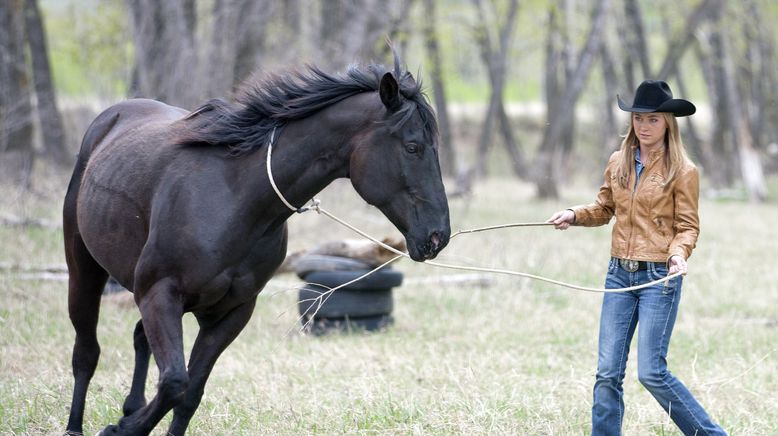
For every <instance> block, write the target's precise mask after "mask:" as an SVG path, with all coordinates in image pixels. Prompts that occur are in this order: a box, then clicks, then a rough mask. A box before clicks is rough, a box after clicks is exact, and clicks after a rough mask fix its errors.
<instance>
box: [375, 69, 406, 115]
mask: <svg viewBox="0 0 778 436" xmlns="http://www.w3.org/2000/svg"><path fill="white" fill-rule="evenodd" d="M378 93H379V94H380V95H381V101H382V102H383V103H384V106H386V108H387V109H389V110H390V111H395V110H397V109H399V108H400V106H401V102H400V85H398V84H397V79H395V77H394V74H392V73H385V74H384V77H382V78H381V85H380V87H379V88H378Z"/></svg>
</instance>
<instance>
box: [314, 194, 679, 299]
mask: <svg viewBox="0 0 778 436" xmlns="http://www.w3.org/2000/svg"><path fill="white" fill-rule="evenodd" d="M311 209H314V210H316V211H317V212H319V213H322V214H324V215H325V216H327V217H329V218H330V219H332V220H333V221H335V222H337V223H339V224H341V225H343V226H345V227H348V228H349V229H351V230H352V231H354V232H356V233H357V234H359V235H361V236H363V237H365V238H367V239H369V240H371V241H373V242H374V243H376V244H378V245H380V246H381V247H383V248H385V249H387V250H389V251H391V252H393V253H395V254H398V255H401V256H403V257H407V258H410V256H409V255H408V254H407V253H404V252H402V251H400V250H397V249H396V248H394V247H391V246H389V245H387V244H384V243H383V242H381V241H379V240H378V239H376V238H374V237H372V236H370V235H368V234H367V233H365V232H363V231H361V230H359V229H357V228H356V227H354V226H352V225H351V224H349V223H347V222H345V221H343V220H341V219H340V218H338V217H336V216H335V215H333V214H331V213H330V212H328V211H326V210H325V209H323V208H322V207H321V206H320V205H319V204H314V205H312V206H311ZM533 224H535V225H537V223H533ZM508 226H512V227H516V225H515V224H512V225H508ZM499 227H503V226H492V227H489V228H490V229H491V228H499ZM479 230H481V229H474V230H468V231H459V232H457V233H455V234H454V235H453V236H451V238H450V239H454V237H456V236H458V235H461V234H464V233H473V232H477V231H479ZM424 264H425V265H431V266H434V267H438V268H448V269H458V270H464V271H480V272H490V273H495V274H504V275H511V276H518V277H524V278H528V279H532V280H539V281H542V282H546V283H551V284H554V285H558V286H562V287H565V288H570V289H575V290H579V291H585V292H596V293H615V292H630V291H636V290H638V289H643V288H648V287H650V286H654V285H657V284H659V283H663V282H666V281H669V280H671V279H674V278H676V277H678V276H680V275H682V273H680V272H677V273H674V274H670V275H668V276H666V277H663V278H661V279H659V280H654V281H651V282H648V283H644V284H642V285H637V286H630V287H627V288H613V289H605V288H592V287H587V286H579V285H574V284H570V283H565V282H562V281H559V280H554V279H549V278H546V277H542V276H538V275H535V274H529V273H524V272H520V271H511V270H505V269H498V268H482V267H474V266H465V265H451V264H446V263H441V262H434V261H430V260H428V261H425V262H424Z"/></svg>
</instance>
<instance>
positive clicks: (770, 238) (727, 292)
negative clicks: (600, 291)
mask: <svg viewBox="0 0 778 436" xmlns="http://www.w3.org/2000/svg"><path fill="white" fill-rule="evenodd" d="M65 180H66V179H65V177H61V178H59V179H57V178H53V179H52V180H50V181H48V182H47V185H45V189H44V186H39V189H38V191H39V193H38V194H34V195H17V194H18V191H16V190H15V188H13V187H11V186H8V185H7V184H6V185H4V186H3V188H2V190H3V193H4V194H5V195H3V196H2V198H1V199H0V206H2V208H3V211H8V212H9V213H15V214H24V213H28V214H34V215H32V216H35V217H41V218H47V219H57V217H58V216H59V214H60V207H61V195H60V193H61V192H63V191H64V189H63V186H64V183H65ZM589 185H592V186H588V185H587V184H583V186H582V187H579V188H575V190H574V191H565V194H566V198H565V199H564V200H562V201H559V202H539V201H537V200H534V199H533V198H532V193H533V189H532V187H530V186H527V185H524V184H522V183H519V182H517V181H514V180H510V179H495V180H492V181H488V182H484V183H481V184H478V185H477V186H476V191H475V192H474V195H473V197H472V198H470V199H469V200H464V199H454V200H452V201H451V218H452V228H453V230H457V229H466V228H473V227H480V226H486V225H492V224H497V223H506V222H515V221H538V220H543V219H545V218H546V217H547V216H548V215H550V214H551V212H553V211H555V210H557V209H559V208H561V207H565V206H568V205H570V204H575V203H580V202H584V201H589V200H590V199H591V198H593V196H594V193H595V189H596V186H593V184H591V183H590V184H589ZM46 192H53V193H55V194H46ZM321 199H322V201H323V206H324V207H325V208H327V209H328V210H330V211H331V212H333V213H334V214H336V215H338V216H340V217H342V218H345V219H347V220H348V221H349V222H351V223H353V224H355V225H356V226H358V227H360V228H363V229H365V230H367V231H369V232H370V233H372V234H374V235H377V236H384V235H388V234H394V233H395V232H396V231H395V230H393V229H392V228H391V226H390V225H389V224H388V223H387V222H386V220H385V219H384V218H382V217H381V216H380V214H378V213H377V212H376V211H374V210H373V209H372V208H370V207H368V206H366V205H364V203H363V202H362V201H361V200H359V199H358V198H357V196H356V194H354V193H353V191H352V190H351V188H350V186H348V182H345V181H344V182H343V183H340V182H339V183H335V184H334V185H332V186H331V187H329V188H328V189H327V190H326V191H325V192H324V193H323V194H322V195H321ZM776 209H778V208H776V206H775V204H768V205H750V204H746V203H738V202H713V201H706V200H703V201H702V205H701V216H702V235H701V239H700V241H699V244H698V248H697V250H696V251H695V254H694V256H693V257H692V258H691V259H690V274H689V276H688V278H687V280H686V282H685V286H684V294H683V300H682V303H681V310H680V314H679V317H678V321H677V323H676V327H675V332H674V339H673V342H672V346H671V348H670V354H669V365H670V369H671V370H672V371H673V373H674V374H676V375H677V376H679V377H680V378H681V380H683V381H684V382H685V383H686V384H687V385H688V386H689V387H690V389H691V390H692V391H693V392H694V393H695V395H696V396H697V398H698V399H699V400H700V401H701V402H702V403H703V404H704V405H705V407H706V408H707V410H708V412H709V413H710V414H711V415H712V416H713V417H715V419H716V420H718V421H719V422H720V423H721V424H722V425H723V426H724V427H725V428H726V429H727V430H728V431H729V432H731V433H732V434H737V435H765V434H775V431H776V429H778V409H776V407H775V404H778V397H777V395H778V377H777V376H776V374H778V373H777V372H776V366H775V361H776V357H778V341H776V337H777V336H778V271H777V270H776V269H775V266H774V245H775V241H778V230H777V229H776V227H775V226H774V223H772V221H771V217H775V216H776ZM25 211H26V212H25ZM290 235H291V239H290V248H291V249H292V250H296V249H300V248H305V247H310V246H312V245H315V244H318V243H320V242H325V241H328V240H333V239H340V238H354V237H356V236H355V235H353V234H351V233H350V232H349V231H348V230H347V229H344V228H342V227H340V226H339V225H337V224H335V223H333V222H331V221H329V220H327V219H326V218H325V217H324V216H318V215H316V214H315V213H307V214H304V215H300V216H295V217H293V218H292V219H291V220H290ZM609 237H610V233H609V228H607V227H602V228H594V229H582V228H574V229H571V230H568V231H566V232H558V231H553V230H552V229H549V228H531V229H505V230H498V231H494V232H487V233H480V234H475V235H464V236H461V237H459V238H457V239H455V240H454V241H453V242H452V243H451V245H450V246H449V247H448V248H447V249H446V250H445V251H444V253H443V254H442V255H441V259H440V260H441V261H445V262H449V263H458V264H466V265H477V266H485V267H494V268H506V269H514V270H519V271H525V272H530V273H535V274H540V275H545V276H549V277H552V278H556V279H560V280H563V281H567V282H572V283H576V284H581V285H587V286H599V285H601V284H602V281H603V274H604V269H605V267H606V262H607V259H608V248H609ZM63 261H64V260H63V255H62V249H61V232H60V231H59V230H40V229H18V228H17V229H9V228H0V262H12V263H26V264H49V263H62V262H63ZM396 268H399V269H401V270H402V271H403V272H404V273H405V274H406V282H405V284H404V285H403V286H402V287H400V288H397V289H395V313H394V316H395V319H396V323H395V325H394V326H393V327H392V328H391V329H389V330H388V331H386V332H383V333H379V334H352V335H334V336H327V337H318V338H316V337H308V336H305V335H303V334H301V333H299V331H298V322H297V313H296V305H295V297H296V292H295V287H296V286H298V285H299V284H300V281H299V280H297V279H296V278H295V277H293V276H279V277H277V278H275V279H273V280H272V281H271V282H270V283H269V285H268V286H267V288H266V289H265V291H264V292H263V293H262V294H261V295H260V297H259V302H258V304H257V308H256V313H255V314H254V317H253V318H252V320H251V322H250V323H249V324H248V326H247V327H246V329H245V331H244V332H243V333H242V334H241V336H240V337H239V338H238V339H237V340H236V341H235V343H233V344H232V346H231V347H230V348H228V350H227V351H226V352H225V353H224V354H223V356H222V357H221V359H220V360H219V362H218V363H217V365H216V368H215V369H214V372H213V374H212V376H211V379H210V381H209V384H208V386H207V389H206V392H205V396H204V398H203V402H202V404H201V406H200V408H199V409H198V411H197V413H196V415H195V417H194V419H193V421H192V424H191V426H190V433H191V434H244V435H254V434H289V435H292V434H295V435H296V434H526V435H530V434H532V435H534V434H564V435H568V434H588V432H589V419H590V418H589V413H590V412H589V411H590V407H591V388H592V384H593V381H594V369H595V363H596V341H597V325H598V315H599V304H600V300H601V297H600V296H599V295H596V294H589V293H580V292H575V291H570V290H567V289H563V288H559V287H556V286H552V285H547V284H542V283H538V282H532V281H527V280H524V279H516V278H511V277H504V276H492V277H491V282H490V284H488V285H485V286H478V285H471V284H464V285H463V284H460V285H452V284H440V283H437V284H434V283H428V282H427V283H425V282H422V281H421V280H420V279H427V280H429V279H430V278H435V277H443V276H451V275H454V274H458V272H456V271H447V270H441V269H436V268H431V267H429V266H424V265H420V264H412V263H410V262H407V261H403V262H401V263H400V264H398V265H397V266H396ZM0 301H2V302H3V304H2V305H0V329H1V331H2V334H1V335H0V428H2V429H3V430H2V432H3V433H7V434H55V433H61V432H62V431H63V430H64V427H65V423H66V421H67V415H68V411H69V407H70V394H71V389H72V377H71V374H70V352H71V348H72V343H73V332H72V328H71V326H70V323H69V320H68V316H67V309H66V308H67V297H66V284H65V283H64V282H58V281H42V280H40V281H30V280H22V279H21V278H20V277H18V276H17V275H14V274H10V273H6V272H3V273H2V275H0ZM137 319H138V313H137V309H135V308H133V307H131V306H128V305H127V304H125V303H123V302H121V301H118V300H117V299H115V298H108V297H107V298H105V299H104V302H103V305H102V309H101V315H100V324H99V327H98V333H99V337H100V340H101V346H102V350H103V351H102V355H101V360H100V364H99V366H98V368H97V372H96V374H95V377H94V379H93V381H92V384H91V386H90V391H89V396H88V399H87V411H86V416H85V432H86V433H88V434H93V433H95V432H96V431H98V430H99V429H100V428H102V427H103V426H105V425H107V424H110V423H115V422H116V420H118V418H119V417H120V415H121V403H122V401H123V397H124V395H126V393H127V392H128V389H129V382H130V377H131V372H132V358H133V352H132V329H133V327H134V323H135V322H136V321H137ZM184 325H185V333H186V338H185V341H186V343H185V345H186V347H187V350H188V348H189V347H190V346H191V343H192V341H193V338H194V336H195V334H196V329H195V322H194V320H193V319H192V318H191V317H190V316H187V317H185V322H184ZM633 348H634V347H633ZM635 361H636V354H635V350H634V349H633V351H632V353H631V356H630V361H629V363H628V375H627V380H626V382H625V391H626V418H625V426H624V431H625V434H630V435H657V434H672V435H675V434H679V433H678V431H677V429H676V428H675V427H674V425H673V424H672V422H670V421H668V418H667V417H666V416H665V414H664V413H663V411H662V410H661V408H660V407H659V405H658V404H657V403H656V402H655V401H654V400H653V399H652V398H651V396H650V394H648V393H647V391H646V390H645V389H644V388H642V387H641V385H640V384H639V383H638V381H637V378H636V371H637V369H636V366H635ZM152 367H153V368H152V371H151V375H150V377H149V382H148V391H149V392H152V391H153V389H154V384H155V381H156V377H157V374H156V368H155V367H154V365H152ZM169 419H170V417H169V416H168V417H167V418H166V419H165V421H163V423H162V424H160V425H159V426H158V428H157V430H156V431H155V433H154V434H164V429H165V428H166V425H167V424H166V423H168V422H169Z"/></svg>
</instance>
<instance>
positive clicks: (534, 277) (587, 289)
mask: <svg viewBox="0 0 778 436" xmlns="http://www.w3.org/2000/svg"><path fill="white" fill-rule="evenodd" d="M275 134H276V129H275V127H274V128H273V131H272V132H271V133H270V142H269V143H268V149H267V175H268V178H269V179H270V185H271V186H273V190H274V191H275V192H276V195H278V198H280V199H281V201H282V202H283V203H284V204H285V205H286V207H288V208H289V209H290V210H292V211H293V212H297V213H302V212H305V211H306V210H308V209H314V210H316V212H318V213H320V214H324V215H325V216H327V217H329V218H330V219H332V220H333V221H335V222H337V223H339V224H341V225H343V226H345V227H347V228H349V229H351V230H352V231H354V232H356V233H357V234H359V235H361V236H363V237H365V238H367V239H369V240H371V241H373V242H374V243H376V244H378V245H379V246H381V247H383V248H385V249H387V250H389V251H390V252H392V253H395V254H397V255H398V257H395V258H394V259H392V260H390V261H389V262H387V263H386V264H384V265H387V264H389V263H391V262H394V261H395V260H397V259H398V258H399V257H400V256H402V257H407V258H409V259H410V256H409V255H408V253H405V252H402V251H400V250H398V249H396V248H394V247H391V246H389V245H387V244H385V243H383V242H381V241H379V240H378V239H376V238H374V237H372V236H370V235H368V234H367V233H365V232H363V231H361V230H359V229H358V228H356V227H354V226H352V225H351V224H349V223H347V222H345V221H343V220H342V219H340V218H338V217H336V216H335V215H333V214H331V213H330V212H328V211H326V210H325V209H323V208H322V207H321V204H320V202H319V200H317V199H315V198H314V199H312V200H311V206H310V207H308V208H302V207H301V208H296V207H294V206H292V205H291V204H290V203H289V202H288V201H287V200H286V198H285V197H284V196H283V194H281V191H280V190H279V189H278V186H276V182H275V180H273V172H272V170H271V168H270V161H271V155H272V153H273V139H274V138H275ZM547 225H552V224H551V223H541V222H536V223H513V224H503V225H498V226H489V227H483V228H479V229H470V230H460V231H458V232H456V233H454V234H453V235H451V237H450V238H449V240H452V239H454V238H455V237H457V236H459V235H462V234H465V233H476V232H482V231H486V230H494V229H500V228H506V227H528V226H547ZM424 264H426V265H431V266H434V267H437V268H447V269H458V270H463V271H479V272H489V273H494V274H503V275H510V276H517V277H524V278H528V279H532V280H538V281H541V282H546V283H551V284H554V285H557V286H562V287H565V288H569V289H575V290H579V291H585V292H596V293H614V292H630V291H636V290H638V289H643V288H648V287H650V286H654V285H657V284H659V283H663V282H666V281H669V280H671V279H674V278H676V277H678V276H680V275H682V273H680V272H677V273H674V274H670V275H668V276H667V277H663V278H661V279H659V280H654V281H651V282H648V283H644V284H642V285H637V286H630V287H627V288H614V289H605V288H592V287H587V286H579V285H573V284H570V283H565V282H562V281H559V280H554V279H549V278H546V277H542V276H538V275H535V274H529V273H524V272H520V271H511V270H506V269H498V268H481V267H474V266H465V265H452V264H447V263H441V262H433V261H429V260H428V261H425V262H424ZM384 265H381V266H379V267H377V268H376V269H374V270H373V271H370V272H368V273H367V274H365V275H363V276H361V277H358V278H356V279H354V280H352V281H350V282H348V283H346V284H343V285H340V286H338V287H336V288H333V289H331V290H330V291H328V292H327V294H330V293H331V292H334V291H335V290H336V289H339V288H342V287H344V286H346V285H348V284H351V283H353V282H356V281H358V280H361V279H362V278H364V277H367V276H368V275H370V274H372V273H373V272H375V271H377V270H379V269H381V268H382V267H383V266H384ZM325 301H326V300H325ZM322 304H323V302H322ZM317 310H318V309H317Z"/></svg>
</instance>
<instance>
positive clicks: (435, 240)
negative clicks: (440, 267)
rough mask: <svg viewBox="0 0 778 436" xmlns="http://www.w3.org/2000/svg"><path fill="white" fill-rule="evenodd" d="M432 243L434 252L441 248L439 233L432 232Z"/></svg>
mask: <svg viewBox="0 0 778 436" xmlns="http://www.w3.org/2000/svg"><path fill="white" fill-rule="evenodd" d="M430 243H431V244H432V249H433V250H435V249H437V248H438V247H440V234H439V233H438V232H432V234H431V235H430Z"/></svg>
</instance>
